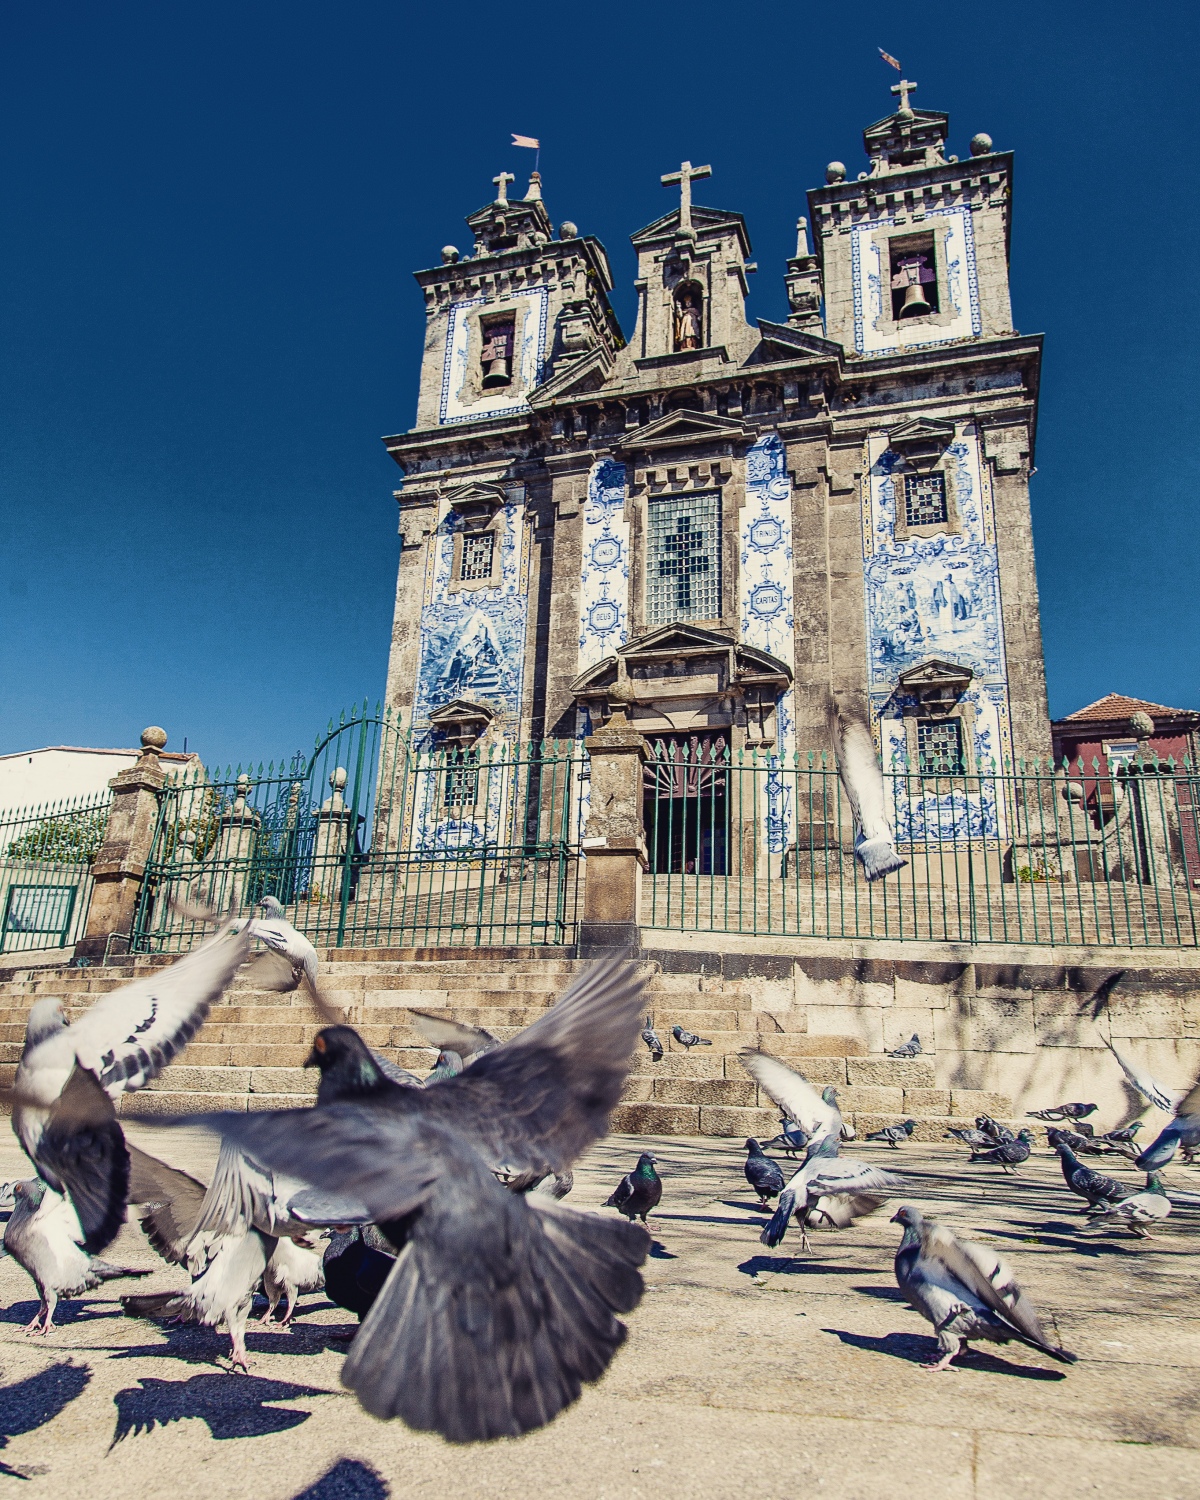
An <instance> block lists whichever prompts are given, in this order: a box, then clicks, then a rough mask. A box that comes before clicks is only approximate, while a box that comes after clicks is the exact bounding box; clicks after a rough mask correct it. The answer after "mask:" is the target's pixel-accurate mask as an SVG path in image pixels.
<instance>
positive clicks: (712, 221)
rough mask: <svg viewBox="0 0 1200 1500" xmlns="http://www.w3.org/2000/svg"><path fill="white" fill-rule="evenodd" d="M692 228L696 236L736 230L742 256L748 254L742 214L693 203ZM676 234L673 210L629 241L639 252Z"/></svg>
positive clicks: (677, 227) (675, 217)
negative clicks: (711, 231) (709, 230)
mask: <svg viewBox="0 0 1200 1500" xmlns="http://www.w3.org/2000/svg"><path fill="white" fill-rule="evenodd" d="M692 227H693V229H695V230H696V232H697V233H698V234H703V233H704V231H705V230H706V229H724V228H733V229H736V230H737V233H738V235H739V237H740V239H741V241H742V254H743V255H749V254H750V236H749V234H748V233H747V232H746V220H745V218H744V216H743V215H742V214H736V213H730V212H729V211H728V210H726V209H723V208H701V207H700V206H699V204H696V203H693V204H692ZM678 233H679V210H678V209H677V208H673V209H672V210H671V212H670V213H667V214H663V216H662V218H661V219H655V221H654V222H653V224H647V225H646V227H645V228H644V229H639V230H638V231H637V233H636V234H633V235H631V236H630V241H631V243H632V244H633V248H634V249H635V250H641V249H644V248H645V247H646V246H647V245H653V244H654V243H655V242H656V241H658V240H662V239H668V238H671V237H672V236H674V235H676V234H678Z"/></svg>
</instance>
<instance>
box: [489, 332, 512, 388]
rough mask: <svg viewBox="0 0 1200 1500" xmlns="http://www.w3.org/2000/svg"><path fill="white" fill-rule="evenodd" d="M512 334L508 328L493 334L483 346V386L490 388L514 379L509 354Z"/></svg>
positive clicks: (506, 383)
mask: <svg viewBox="0 0 1200 1500" xmlns="http://www.w3.org/2000/svg"><path fill="white" fill-rule="evenodd" d="M510 337H511V335H510V334H509V333H508V331H507V330H504V331H501V332H497V333H494V334H492V335H491V336H490V337H489V338H488V341H487V343H486V344H484V346H483V355H482V363H483V388H484V390H485V391H486V390H488V389H489V388H491V387H493V386H498V385H508V384H509V383H510V382H511V380H512V359H511V358H510V355H509V349H510V345H509V339H510Z"/></svg>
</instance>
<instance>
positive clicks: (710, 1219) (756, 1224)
mask: <svg viewBox="0 0 1200 1500" xmlns="http://www.w3.org/2000/svg"><path fill="white" fill-rule="evenodd" d="M654 1217H655V1218H656V1219H674V1220H676V1221H677V1222H679V1223H683V1224H724V1225H726V1226H729V1227H732V1228H735V1229H736V1228H737V1227H738V1226H739V1225H742V1226H748V1227H749V1228H751V1229H758V1228H761V1227H762V1220H761V1219H727V1218H725V1217H724V1216H723V1215H721V1214H658V1213H656V1214H655V1215H654Z"/></svg>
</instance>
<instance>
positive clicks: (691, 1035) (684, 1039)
mask: <svg viewBox="0 0 1200 1500" xmlns="http://www.w3.org/2000/svg"><path fill="white" fill-rule="evenodd" d="M671 1035H672V1036H673V1037H674V1038H675V1040H676V1041H677V1042H678V1043H679V1045H680V1046H681V1047H687V1048H688V1049H689V1050H690V1049H691V1048H692V1047H711V1046H712V1042H711V1041H709V1039H708V1037H706V1036H697V1035H696V1033H695V1032H694V1031H686V1030H685V1029H684V1028H683V1027H682V1026H672V1027H671Z"/></svg>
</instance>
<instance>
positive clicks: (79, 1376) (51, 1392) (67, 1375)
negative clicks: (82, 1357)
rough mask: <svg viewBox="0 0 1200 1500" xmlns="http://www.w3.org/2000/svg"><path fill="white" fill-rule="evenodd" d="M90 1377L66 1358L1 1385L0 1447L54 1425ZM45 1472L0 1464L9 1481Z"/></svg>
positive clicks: (83, 1388) (89, 1374) (1, 1470)
mask: <svg viewBox="0 0 1200 1500" xmlns="http://www.w3.org/2000/svg"><path fill="white" fill-rule="evenodd" d="M91 1378H92V1372H91V1371H90V1370H89V1369H88V1368H87V1367H86V1366H85V1365H76V1364H72V1362H71V1361H70V1360H69V1359H68V1360H61V1361H60V1362H59V1363H58V1364H56V1365H49V1366H48V1367H47V1368H46V1369H44V1370H42V1371H41V1372H40V1373H39V1374H37V1375H27V1376H26V1377H25V1379H24V1380H17V1381H14V1382H13V1384H12V1385H6V1386H0V1448H7V1447H8V1440H9V1438H14V1437H22V1436H23V1435H24V1434H25V1433H27V1432H36V1431H37V1429H38V1428H39V1427H44V1426H45V1425H46V1423H47V1422H53V1420H54V1418H55V1417H57V1416H58V1414H59V1412H61V1411H63V1410H65V1408H66V1407H68V1406H70V1404H71V1402H72V1401H74V1400H75V1399H76V1398H77V1397H79V1396H82V1395H83V1393H84V1391H85V1390H86V1389H87V1386H88V1382H89V1381H90V1380H91ZM44 1472H45V1470H44V1468H42V1466H41V1465H33V1466H28V1467H26V1468H19V1467H18V1468H14V1467H12V1466H11V1465H9V1464H6V1463H3V1462H0V1474H2V1475H7V1476H8V1478H10V1479H30V1478H32V1477H33V1475H34V1474H38V1473H44Z"/></svg>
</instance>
